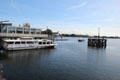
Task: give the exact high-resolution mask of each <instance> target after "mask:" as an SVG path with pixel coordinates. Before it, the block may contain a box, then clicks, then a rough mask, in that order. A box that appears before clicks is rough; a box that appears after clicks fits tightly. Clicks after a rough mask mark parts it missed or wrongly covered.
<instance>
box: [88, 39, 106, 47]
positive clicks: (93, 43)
mask: <svg viewBox="0 0 120 80" xmlns="http://www.w3.org/2000/svg"><path fill="white" fill-rule="evenodd" d="M106 45H107V40H106V39H104V38H88V46H90V47H97V48H106Z"/></svg>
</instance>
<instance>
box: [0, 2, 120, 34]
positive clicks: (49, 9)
mask: <svg viewBox="0 0 120 80" xmlns="http://www.w3.org/2000/svg"><path fill="white" fill-rule="evenodd" d="M0 2H1V3H2V4H1V5H0V20H10V22H12V23H13V24H14V25H19V24H23V23H25V22H28V23H30V24H31V26H32V27H36V28H41V29H46V26H48V27H49V28H50V29H52V30H54V31H59V32H60V33H77V34H90V35H94V34H97V28H98V27H100V28H101V35H108V36H120V0H0Z"/></svg>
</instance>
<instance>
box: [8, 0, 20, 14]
mask: <svg viewBox="0 0 120 80" xmlns="http://www.w3.org/2000/svg"><path fill="white" fill-rule="evenodd" d="M10 5H11V7H12V8H14V9H15V10H16V11H17V13H20V12H21V11H20V8H19V7H18V6H17V4H16V3H15V2H14V0H11V2H10Z"/></svg>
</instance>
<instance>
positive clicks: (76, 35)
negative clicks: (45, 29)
mask: <svg viewBox="0 0 120 80" xmlns="http://www.w3.org/2000/svg"><path fill="white" fill-rule="evenodd" d="M61 36H63V37H89V36H88V35H78V34H61Z"/></svg>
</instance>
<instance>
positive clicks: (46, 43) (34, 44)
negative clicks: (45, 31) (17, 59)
mask: <svg viewBox="0 0 120 80" xmlns="http://www.w3.org/2000/svg"><path fill="white" fill-rule="evenodd" d="M2 41H3V42H2V47H3V48H4V49H5V50H23V49H39V48H54V47H55V46H56V43H55V42H54V41H52V40H46V39H33V38H26V37H25V38H18V39H5V40H2Z"/></svg>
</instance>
